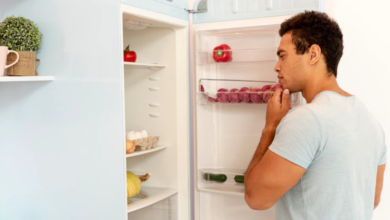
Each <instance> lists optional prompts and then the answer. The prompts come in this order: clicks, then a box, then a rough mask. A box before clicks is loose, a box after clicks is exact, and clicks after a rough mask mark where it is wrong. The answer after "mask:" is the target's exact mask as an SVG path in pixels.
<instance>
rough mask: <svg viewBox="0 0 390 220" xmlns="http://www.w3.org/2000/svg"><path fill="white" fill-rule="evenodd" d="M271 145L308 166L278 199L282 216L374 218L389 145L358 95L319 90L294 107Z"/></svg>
mask: <svg viewBox="0 0 390 220" xmlns="http://www.w3.org/2000/svg"><path fill="white" fill-rule="evenodd" d="M269 149H270V150H271V151H272V152H274V153H276V154H278V155H279V156H281V157H283V158H285V159H287V160H289V161H291V162H293V163H295V164H297V165H299V166H301V167H303V168H305V169H306V172H305V174H304V175H303V177H302V178H301V180H300V181H299V182H298V183H297V184H296V185H295V186H294V187H293V188H292V189H291V190H290V191H288V192H287V193H286V194H285V195H284V196H283V197H282V198H280V200H279V201H278V202H277V204H276V212H277V214H276V216H277V219H278V220H368V219H371V218H372V214H373V211H374V198H375V186H376V176H377V168H378V165H382V164H385V163H386V152H387V148H386V144H385V137H384V133H383V130H382V127H381V125H380V124H379V122H378V121H377V120H376V119H375V118H374V117H373V116H372V115H371V113H370V112H369V111H368V110H367V108H366V107H365V106H364V104H363V103H362V102H361V101H360V100H359V99H358V98H356V97H355V96H350V97H345V96H342V95H339V94H337V93H335V92H331V91H324V92H321V93H319V94H318V95H317V96H316V97H315V98H314V99H313V101H312V102H311V103H310V104H305V105H302V106H299V107H296V108H293V109H292V110H290V112H289V113H288V114H287V115H286V117H284V118H283V120H282V121H281V122H280V124H279V126H278V128H277V130H276V135H275V139H274V141H273V142H272V144H271V146H270V148H269Z"/></svg>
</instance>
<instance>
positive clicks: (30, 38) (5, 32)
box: [0, 16, 42, 76]
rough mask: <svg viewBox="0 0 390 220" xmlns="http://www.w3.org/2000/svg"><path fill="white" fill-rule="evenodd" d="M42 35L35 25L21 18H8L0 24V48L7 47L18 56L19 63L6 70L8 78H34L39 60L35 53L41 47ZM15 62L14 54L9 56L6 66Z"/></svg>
mask: <svg viewBox="0 0 390 220" xmlns="http://www.w3.org/2000/svg"><path fill="white" fill-rule="evenodd" d="M41 37H42V33H41V32H40V31H39V29H38V27H37V26H36V25H35V23H34V22H33V21H31V20H29V19H27V18H23V17H21V16H19V17H14V16H10V17H7V18H5V19H4V21H3V22H2V23H0V46H7V47H8V49H9V50H15V51H17V52H18V54H19V62H18V63H16V64H15V65H14V66H12V67H10V68H8V69H7V75H8V76H35V75H38V72H37V71H36V67H37V65H38V64H39V62H40V60H39V59H36V58H35V51H37V50H38V49H39V47H40V45H41ZM15 60H16V55H15V54H9V55H8V57H7V64H8V63H13V62H14V61H15Z"/></svg>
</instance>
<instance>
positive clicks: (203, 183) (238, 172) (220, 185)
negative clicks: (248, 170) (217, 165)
mask: <svg viewBox="0 0 390 220" xmlns="http://www.w3.org/2000/svg"><path fill="white" fill-rule="evenodd" d="M244 173H245V170H244V169H200V170H199V171H198V181H199V182H198V187H199V190H200V191H206V192H215V193H222V194H230V195H241V196H242V195H244V192H245V188H244V184H243V183H242V181H241V180H243V177H244ZM236 180H237V181H236Z"/></svg>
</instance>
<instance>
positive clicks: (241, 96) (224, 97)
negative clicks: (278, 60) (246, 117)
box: [197, 79, 302, 106]
mask: <svg viewBox="0 0 390 220" xmlns="http://www.w3.org/2000/svg"><path fill="white" fill-rule="evenodd" d="M277 88H282V85H281V84H278V83H276V82H273V81H257V80H232V79H200V80H199V91H200V92H198V93H197V102H198V104H201V105H205V104H218V103H221V104H264V103H268V101H269V100H270V99H271V98H272V97H273V95H274V92H275V90H276V89H277ZM290 100H291V105H292V106H297V105H299V104H301V102H302V100H301V95H300V94H299V93H294V94H291V95H290Z"/></svg>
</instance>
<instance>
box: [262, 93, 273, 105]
mask: <svg viewBox="0 0 390 220" xmlns="http://www.w3.org/2000/svg"><path fill="white" fill-rule="evenodd" d="M273 94H274V93H273V92H272V90H267V91H265V93H264V94H263V101H264V102H265V103H268V101H269V100H270V99H271V98H272V96H273Z"/></svg>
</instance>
